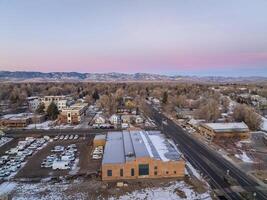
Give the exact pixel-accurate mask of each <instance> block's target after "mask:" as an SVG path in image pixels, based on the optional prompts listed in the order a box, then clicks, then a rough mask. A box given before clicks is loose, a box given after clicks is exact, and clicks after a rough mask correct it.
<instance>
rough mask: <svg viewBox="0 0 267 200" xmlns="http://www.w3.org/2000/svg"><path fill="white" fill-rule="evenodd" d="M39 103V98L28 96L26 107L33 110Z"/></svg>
mask: <svg viewBox="0 0 267 200" xmlns="http://www.w3.org/2000/svg"><path fill="white" fill-rule="evenodd" d="M41 103H42V102H41V99H40V98H39V97H37V96H35V97H28V107H29V110H30V111H31V112H35V111H36V110H37V108H38V107H39V105H40V104H41Z"/></svg>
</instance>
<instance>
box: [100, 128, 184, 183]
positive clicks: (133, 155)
mask: <svg viewBox="0 0 267 200" xmlns="http://www.w3.org/2000/svg"><path fill="white" fill-rule="evenodd" d="M184 173H185V161H184V159H183V157H182V154H181V152H180V151H179V150H178V149H177V147H176V146H175V144H174V143H173V142H172V141H170V140H168V139H166V138H165V137H164V135H163V134H161V133H160V131H140V130H139V131H133V130H131V131H123V132H109V133H108V134H107V139H106V144H105V149H104V156H103V160H102V180H105V181H106V180H127V179H139V178H164V177H166V178H167V177H168V178H170V177H183V176H184Z"/></svg>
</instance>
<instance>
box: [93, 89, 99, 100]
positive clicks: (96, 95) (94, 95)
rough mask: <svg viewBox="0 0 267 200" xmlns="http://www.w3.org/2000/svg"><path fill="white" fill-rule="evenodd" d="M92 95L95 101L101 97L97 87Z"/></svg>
mask: <svg viewBox="0 0 267 200" xmlns="http://www.w3.org/2000/svg"><path fill="white" fill-rule="evenodd" d="M92 97H93V99H94V101H97V100H98V99H99V94H98V90H97V89H95V91H94V93H93V95H92Z"/></svg>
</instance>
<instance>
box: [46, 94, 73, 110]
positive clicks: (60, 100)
mask: <svg viewBox="0 0 267 200" xmlns="http://www.w3.org/2000/svg"><path fill="white" fill-rule="evenodd" d="M41 102H42V103H44V106H45V110H46V109H47V108H48V106H49V105H50V104H51V103H52V102H54V103H55V104H56V105H57V108H58V110H62V109H63V108H66V107H67V106H68V102H69V100H68V98H67V97H66V96H44V97H42V98H41Z"/></svg>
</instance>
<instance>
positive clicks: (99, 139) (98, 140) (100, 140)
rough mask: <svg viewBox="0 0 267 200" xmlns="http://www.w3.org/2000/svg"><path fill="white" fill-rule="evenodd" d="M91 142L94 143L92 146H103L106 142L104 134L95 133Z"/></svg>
mask: <svg viewBox="0 0 267 200" xmlns="http://www.w3.org/2000/svg"><path fill="white" fill-rule="evenodd" d="M93 144H94V147H98V146H105V144H106V134H100V135H96V136H95V137H94V142H93Z"/></svg>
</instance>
